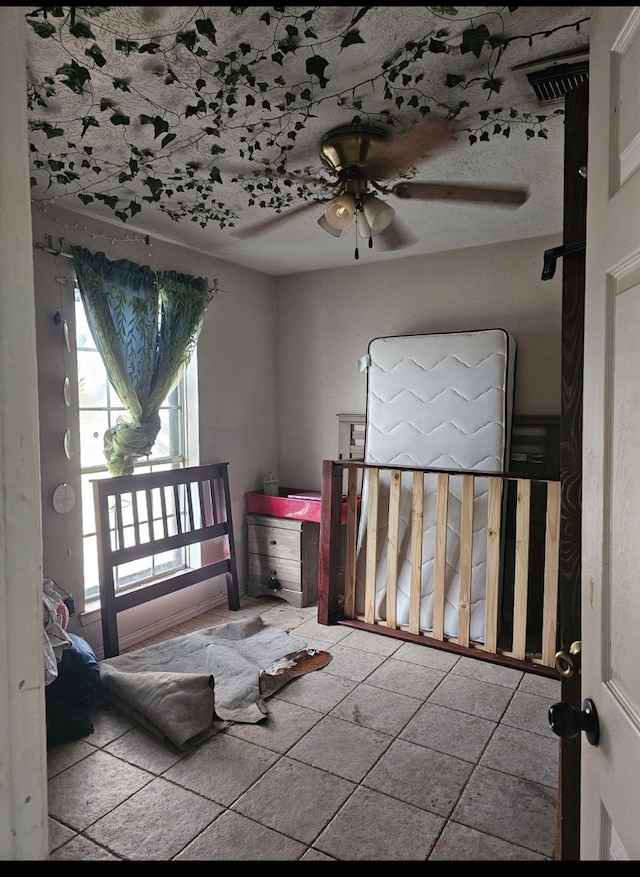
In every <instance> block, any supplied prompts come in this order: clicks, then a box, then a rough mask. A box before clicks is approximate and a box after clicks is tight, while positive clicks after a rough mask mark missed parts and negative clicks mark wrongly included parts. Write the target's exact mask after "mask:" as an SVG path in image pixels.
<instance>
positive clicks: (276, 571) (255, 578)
mask: <svg viewBox="0 0 640 877" xmlns="http://www.w3.org/2000/svg"><path fill="white" fill-rule="evenodd" d="M272 575H273V576H274V577H275V578H276V579H277V580H278V581H279V582H280V585H281V586H282V587H283V588H287V589H289V590H291V589H293V590H298V591H299V590H300V588H301V586H302V568H301V565H300V563H296V562H295V561H294V560H286V559H285V558H282V557H279V558H278V557H269V556H268V555H266V554H250V555H249V579H250V580H251V581H252V582H255V583H256V584H260V585H264V586H265V587H266V586H267V582H268V581H269V579H270V578H271V576H272Z"/></svg>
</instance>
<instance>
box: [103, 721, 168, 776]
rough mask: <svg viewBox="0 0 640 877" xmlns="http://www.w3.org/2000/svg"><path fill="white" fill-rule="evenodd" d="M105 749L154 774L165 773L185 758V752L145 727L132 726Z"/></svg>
mask: <svg viewBox="0 0 640 877" xmlns="http://www.w3.org/2000/svg"><path fill="white" fill-rule="evenodd" d="M104 751H105V752H110V753H111V754H112V755H116V756H117V757H118V758H121V759H122V760H123V761H128V762H129V764H135V765H136V767H141V768H143V769H144V770H148V771H149V773H154V774H161V773H164V771H165V770H167V769H168V768H170V767H171V765H172V764H175V763H176V761H180V759H181V758H184V752H180V751H179V750H177V749H176V748H175V747H174V746H173V745H172V744H170V743H168V742H167V741H166V740H161V739H160V738H159V737H156V736H155V735H154V734H152V733H151V732H150V731H147V730H145V729H144V728H132V729H131V731H127V733H126V734H123V735H122V737H118V739H117V740H114V741H113V743H109V744H108V745H107V746H105V747H104Z"/></svg>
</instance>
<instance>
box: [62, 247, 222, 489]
mask: <svg viewBox="0 0 640 877" xmlns="http://www.w3.org/2000/svg"><path fill="white" fill-rule="evenodd" d="M71 250H72V253H73V262H74V266H75V271H76V277H77V280H78V288H79V290H80V296H81V298H82V302H83V304H84V307H85V311H86V314H87V321H88V323H89V328H90V329H91V333H92V335H93V339H94V342H95V344H96V347H97V348H98V351H99V352H100V354H101V356H102V360H103V362H104V365H105V368H106V370H107V376H108V378H109V381H110V382H111V384H112V385H113V387H114V389H115V391H116V393H117V394H118V396H119V397H120V399H121V400H122V402H123V404H124V406H125V407H126V409H127V413H128V418H126V417H122V418H119V420H118V423H117V424H116V426H113V427H111V428H110V429H108V430H107V431H106V432H105V434H104V455H105V458H106V461H107V469H108V470H109V472H110V473H111V475H129V474H131V473H132V472H133V466H134V463H135V461H136V460H137V459H138V458H139V457H145V456H148V455H149V454H150V453H151V449H152V447H153V444H154V442H155V440H156V437H157V435H158V432H159V431H160V416H159V414H158V412H159V410H160V406H161V405H162V403H163V402H164V401H165V399H166V398H167V396H168V395H169V393H170V392H171V391H172V390H173V389H174V387H175V386H176V385H177V384H178V382H179V381H180V379H181V377H182V375H183V374H184V371H185V369H186V367H187V365H188V364H189V360H190V359H191V356H192V354H193V351H194V349H195V346H196V344H197V341H198V336H199V334H200V330H201V328H202V323H203V320H204V315H205V312H206V309H207V305H208V304H209V302H210V300H211V292H210V290H209V289H208V285H207V283H206V281H205V280H204V279H203V278H202V277H197V278H196V277H190V276H189V275H188V274H178V273H176V272H175V271H159V272H155V271H153V270H152V269H151V268H150V267H148V266H146V265H136V264H135V263H134V262H130V261H129V260H127V259H121V260H119V261H116V262H111V261H109V259H107V258H106V256H105V255H104V253H91V252H89V251H88V250H85V249H83V248H82V247H72V248H71Z"/></svg>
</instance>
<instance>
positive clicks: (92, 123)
mask: <svg viewBox="0 0 640 877" xmlns="http://www.w3.org/2000/svg"><path fill="white" fill-rule="evenodd" d="M99 127H100V123H99V122H98V121H97V119H95V118H94V117H93V116H85V117H84V118H83V120H82V133H81V134H80V136H81V137H84V135H85V134H86V133H87V131H88V130H89V128H99Z"/></svg>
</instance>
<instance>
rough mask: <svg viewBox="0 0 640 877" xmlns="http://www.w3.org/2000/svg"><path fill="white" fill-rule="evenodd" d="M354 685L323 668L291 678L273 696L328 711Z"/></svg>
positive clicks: (354, 685) (321, 711)
mask: <svg viewBox="0 0 640 877" xmlns="http://www.w3.org/2000/svg"><path fill="white" fill-rule="evenodd" d="M355 687H356V683H355V682H352V681H351V680H349V679H341V678H340V677H339V676H333V675H331V674H330V673H325V672H324V668H323V669H322V670H316V671H315V672H314V673H307V674H306V675H305V676H299V677H298V678H297V679H292V680H291V682H289V683H288V684H287V685H285V687H284V688H282V689H280V691H278V693H277V694H275V695H274V697H277V698H279V699H282V700H287V701H289V703H297V704H298V706H306V707H308V708H309V709H312V710H316V711H317V712H320V713H328V712H330V711H331V710H332V709H333V708H334V706H336V704H338V703H340V701H341V700H343V699H344V698H345V697H346V696H347V695H348V694H349V693H350V692H351V691H353V689H354V688H355ZM269 703H271V701H269Z"/></svg>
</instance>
